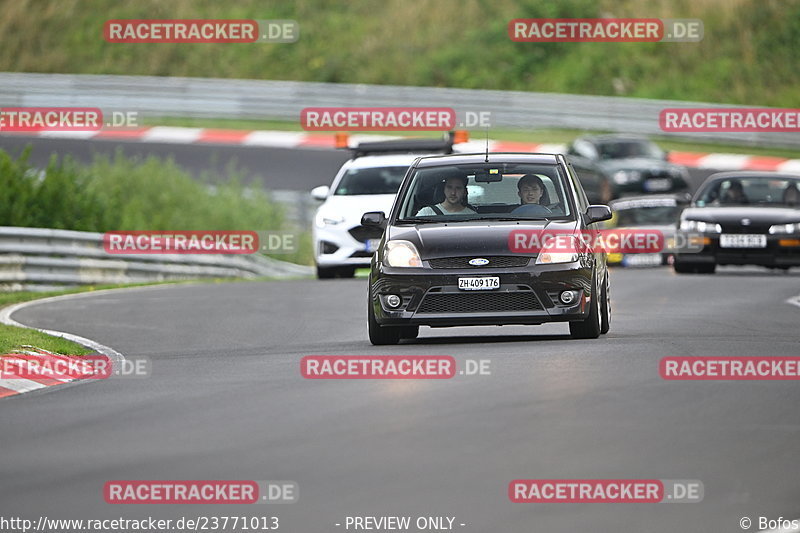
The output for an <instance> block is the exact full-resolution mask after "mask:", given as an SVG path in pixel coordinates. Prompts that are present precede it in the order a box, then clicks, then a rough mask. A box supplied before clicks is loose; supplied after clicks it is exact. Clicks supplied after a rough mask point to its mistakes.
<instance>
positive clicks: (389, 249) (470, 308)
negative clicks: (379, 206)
mask: <svg viewBox="0 0 800 533" xmlns="http://www.w3.org/2000/svg"><path fill="white" fill-rule="evenodd" d="M609 218H611V210H610V209H609V208H608V207H607V206H601V205H593V206H590V205H589V203H588V201H587V200H586V195H585V194H584V191H583V189H582V188H581V185H580V182H579V181H578V179H577V177H576V175H575V171H574V170H573V168H572V167H571V165H570V164H569V163H568V162H567V160H566V159H565V158H564V157H563V156H561V155H549V154H498V153H493V154H488V155H487V154H479V155H478V154H476V155H449V156H431V157H422V158H419V159H417V160H416V161H415V162H414V163H413V164H412V165H411V167H410V168H409V170H408V172H407V173H406V176H405V178H404V180H403V183H402V185H401V187H400V191H399V193H398V195H397V198H396V200H395V203H394V205H393V207H392V211H391V213H390V214H389V216H388V218H387V217H386V215H385V214H384V213H383V212H371V213H366V214H364V216H363V219H362V224H364V225H373V226H380V227H384V228H385V231H384V234H383V238H382V240H381V243H380V245H379V246H378V250H377V252H376V253H375V255H374V256H373V258H372V263H371V271H370V278H369V299H368V306H367V307H368V313H367V314H368V322H369V338H370V341H371V342H372V343H373V344H396V343H397V342H399V340H400V339H413V338H415V337H416V336H417V335H418V333H419V326H421V325H425V326H431V327H447V326H478V325H505V324H543V323H545V322H568V323H569V329H570V333H571V334H572V336H573V337H574V338H597V337H598V336H599V335H600V334H601V333H606V332H607V331H608V330H609V326H610V321H611V304H610V301H611V300H610V294H609V279H608V270H607V268H606V259H605V254H604V253H602V252H601V251H599V249H598V248H595V247H592V246H591V243H590V242H589V243H587V242H586V240H582V239H572V240H571V239H570V238H572V237H574V236H576V235H580V234H587V233H591V232H592V230H593V228H592V227H590V226H591V224H593V223H594V222H598V221H601V220H607V219H609ZM542 232H549V233H550V234H551V236H552V235H554V234H558V235H559V236H560V237H567V239H566V240H565V239H562V238H558V239H555V238H553V239H549V240H548V239H541V240H539V239H538V236H539V235H541V234H542ZM534 238H535V239H534ZM534 240H535V241H536V244H535V245H533V244H532V243H533V241H534ZM565 242H569V243H571V244H569V245H564V243H565Z"/></svg>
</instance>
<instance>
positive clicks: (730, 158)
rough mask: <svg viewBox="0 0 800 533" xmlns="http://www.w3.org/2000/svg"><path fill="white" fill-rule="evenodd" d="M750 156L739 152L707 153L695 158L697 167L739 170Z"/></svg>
mask: <svg viewBox="0 0 800 533" xmlns="http://www.w3.org/2000/svg"><path fill="white" fill-rule="evenodd" d="M750 157H751V156H749V155H740V154H708V155H707V156H705V157H701V158H700V159H698V160H697V168H714V169H717V170H741V169H743V168H745V165H747V162H748V161H749V160H750Z"/></svg>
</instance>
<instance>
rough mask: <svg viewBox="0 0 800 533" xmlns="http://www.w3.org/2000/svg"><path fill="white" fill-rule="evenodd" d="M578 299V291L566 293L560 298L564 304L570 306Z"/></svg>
mask: <svg viewBox="0 0 800 533" xmlns="http://www.w3.org/2000/svg"><path fill="white" fill-rule="evenodd" d="M577 298H578V291H564V292H562V293H561V295H560V296H559V297H558V299H559V300H561V303H562V304H565V305H569V304H571V303H572V302H574V301H575V300H577Z"/></svg>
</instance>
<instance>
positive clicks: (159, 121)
mask: <svg viewBox="0 0 800 533" xmlns="http://www.w3.org/2000/svg"><path fill="white" fill-rule="evenodd" d="M144 124H145V125H147V126H179V127H191V128H218V129H232V130H276V131H303V130H302V128H301V127H300V125H299V124H298V123H297V122H288V121H277V120H228V119H211V118H177V117H151V118H148V119H146V120H145V122H144ZM318 133H320V132H318ZM321 133H323V134H324V133H325V132H321ZM332 133H333V132H331V134H332ZM372 133H374V132H372ZM586 133H605V132H586V131H582V130H569V129H547V130H519V129H502V128H495V129H492V130H490V131H489V137H490V138H492V139H495V140H503V141H515V142H530V143H568V142H570V141H572V140H573V139H574V138H575V137H577V136H579V135H583V134H586ZM398 135H409V136H414V137H431V138H438V137H441V133H439V132H429V131H428V132H415V133H406V132H399V133H398ZM485 135H486V133H485V132H484V131H477V130H475V131H471V132H470V138H471V139H473V140H480V139H483V138H485ZM652 139H653V140H654V141H655V142H657V143H658V145H659V146H661V147H662V148H664V149H665V150H674V151H678V152H717V153H729V154H749V155H759V156H770V157H786V158H789V159H796V158H800V152H798V151H797V150H792V149H789V148H763V147H758V146H746V145H741V144H719V143H711V142H708V141H680V140H675V139H674V138H671V137H658V136H655V137H652Z"/></svg>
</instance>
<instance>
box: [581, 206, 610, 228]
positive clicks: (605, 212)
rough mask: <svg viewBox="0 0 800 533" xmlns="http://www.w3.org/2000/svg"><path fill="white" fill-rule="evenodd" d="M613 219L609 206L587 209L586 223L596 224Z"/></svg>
mask: <svg viewBox="0 0 800 533" xmlns="http://www.w3.org/2000/svg"><path fill="white" fill-rule="evenodd" d="M609 219H611V208H610V207H608V206H607V205H590V206H589V207H588V208H587V209H586V223H587V224H594V223H595V222H601V221H603V220H609Z"/></svg>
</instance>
